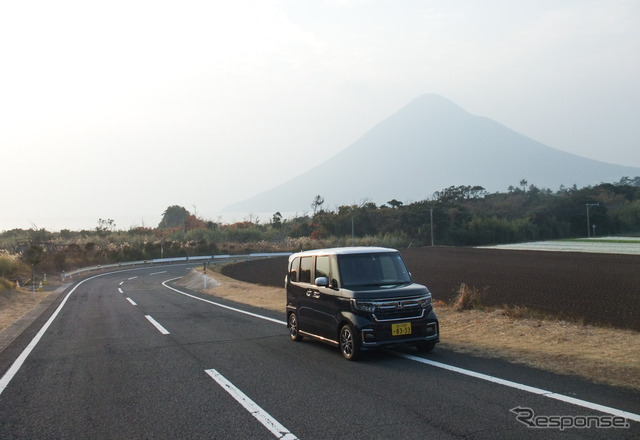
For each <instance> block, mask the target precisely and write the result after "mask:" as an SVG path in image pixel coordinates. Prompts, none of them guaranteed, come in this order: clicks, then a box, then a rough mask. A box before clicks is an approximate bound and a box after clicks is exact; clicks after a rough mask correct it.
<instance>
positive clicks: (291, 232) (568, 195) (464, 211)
mask: <svg viewBox="0 0 640 440" xmlns="http://www.w3.org/2000/svg"><path fill="white" fill-rule="evenodd" d="M310 202H311V203H310V205H309V206H310V209H311V213H310V214H305V215H299V216H296V217H293V218H284V217H283V216H282V215H281V214H280V213H279V212H276V213H274V214H273V216H272V218H271V219H270V220H269V221H268V222H267V223H261V222H260V221H259V220H257V219H256V218H254V216H252V215H249V216H248V218H247V219H246V220H245V221H242V222H237V223H233V224H222V223H219V222H214V221H208V220H205V219H201V218H198V217H196V216H195V215H193V214H191V213H190V212H189V211H187V210H186V209H185V208H183V207H180V206H170V207H168V208H167V209H166V210H165V212H164V214H163V218H162V221H161V222H160V224H159V225H158V227H156V228H144V227H138V228H132V229H129V230H126V231H123V230H118V229H117V227H116V225H115V222H114V221H113V220H111V219H106V220H105V219H98V223H97V226H96V228H95V229H92V230H82V231H70V230H62V231H59V232H50V231H47V230H44V229H37V228H32V229H28V230H23V229H14V230H10V231H4V232H2V234H0V249H2V250H3V251H2V252H4V255H5V257H4V258H3V259H2V260H1V262H2V264H0V269H1V270H2V272H1V273H0V278H5V279H10V280H15V279H20V280H25V279H29V278H30V277H31V272H32V270H33V271H34V272H35V274H36V277H42V276H43V275H44V274H49V275H50V276H54V275H55V274H59V273H62V272H63V271H69V270H72V269H74V268H77V267H81V266H88V265H97V264H107V263H115V262H122V261H137V260H148V259H153V258H163V257H164V258H168V257H184V256H194V255H214V254H243V253H248V252H274V251H297V250H300V249H308V248H317V247H325V246H344V245H347V246H348V245H352V244H355V245H382V246H389V247H395V248H406V247H420V246H430V245H432V244H433V245H447V246H475V245H489V244H504V243H517V242H524V241H536V240H550V239H567V238H576V237H585V236H587V232H589V234H590V235H592V234H596V235H598V236H601V235H616V234H625V235H634V234H640V177H635V178H633V179H630V178H623V179H622V180H621V181H620V182H618V183H617V184H601V185H597V186H593V187H591V186H590V187H585V188H577V187H575V186H574V187H571V188H560V189H559V190H558V191H556V192H552V191H551V190H548V189H540V188H537V187H536V186H535V185H529V184H528V183H527V182H526V181H525V180H522V181H521V182H520V184H519V185H517V186H512V187H509V188H508V190H507V192H498V193H488V192H487V191H485V190H484V188H482V187H481V186H458V187H449V188H445V189H443V190H441V191H437V192H435V193H434V194H433V196H432V197H431V198H430V199H428V200H422V201H419V202H414V203H407V204H404V203H402V202H399V201H398V200H395V199H393V200H390V201H388V202H387V203H386V204H383V205H380V206H377V205H375V204H374V203H370V202H363V203H360V204H357V205H350V206H339V207H338V208H336V209H333V210H331V209H326V208H325V200H324V198H323V197H322V196H321V195H316V196H315V198H313V199H312V200H310ZM327 202H330V201H327ZM587 215H588V220H587ZM594 225H595V227H594Z"/></svg>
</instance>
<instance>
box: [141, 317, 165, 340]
mask: <svg viewBox="0 0 640 440" xmlns="http://www.w3.org/2000/svg"><path fill="white" fill-rule="evenodd" d="M144 317H145V318H147V320H148V321H149V322H150V323H151V324H153V326H154V327H155V328H157V329H158V331H159V332H160V333H162V334H163V335H168V334H169V330H167V329H166V328H164V327H163V326H162V325H160V323H159V322H158V321H156V320H155V319H153V317H152V316H151V315H144Z"/></svg>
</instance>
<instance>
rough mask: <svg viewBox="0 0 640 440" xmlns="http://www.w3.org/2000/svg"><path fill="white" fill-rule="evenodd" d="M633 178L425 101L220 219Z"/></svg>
mask: <svg viewBox="0 0 640 440" xmlns="http://www.w3.org/2000/svg"><path fill="white" fill-rule="evenodd" d="M316 159H317V160H322V159H323V158H316ZM638 175H640V168H634V167H625V166H621V165H614V164H608V163H604V162H599V161H595V160H591V159H586V158H583V157H580V156H576V155H573V154H569V153H566V152H562V151H560V150H556V149H554V148H551V147H548V146H546V145H543V144H541V143H539V142H536V141H534V140H533V139H530V138H528V137H526V136H524V135H522V134H519V133H517V132H515V131H513V130H511V129H509V128H507V127H505V126H503V125H501V124H499V123H497V122H495V121H492V120H490V119H487V118H484V117H479V116H474V115H472V114H470V113H467V112H466V111H464V110H463V109H462V108H460V107H458V106H457V105H455V104H454V103H452V102H451V101H449V100H447V99H445V98H443V97H441V96H439V95H433V94H428V95H423V96H421V97H419V98H417V99H415V100H413V101H412V102H411V103H409V104H408V105H407V106H406V107H404V108H403V109H401V110H400V111H398V112H397V113H395V114H394V115H392V116H390V117H388V118H387V119H385V120H383V121H382V122H380V123H379V124H378V125H376V126H375V127H374V128H372V129H371V130H369V131H368V132H367V133H365V135H364V136H362V138H360V139H359V140H358V141H356V142H355V143H353V144H352V145H351V146H349V147H348V148H346V149H344V150H343V151H341V152H340V153H338V154H336V155H335V156H333V157H327V158H325V160H324V161H323V162H322V163H320V164H319V165H317V166H316V167H315V168H313V169H311V170H309V171H307V172H305V173H303V174H301V175H299V176H297V177H294V178H292V179H291V180H290V181H289V182H286V183H285V184H282V185H280V186H277V187H275V188H272V189H270V190H267V191H265V192H262V193H260V194H258V195H256V196H254V197H251V198H249V199H247V200H245V201H242V202H239V203H236V204H233V205H230V206H228V207H227V208H225V211H227V212H275V211H281V212H300V211H308V209H309V206H310V204H311V201H312V200H313V198H314V197H315V195H316V194H320V195H322V196H323V197H324V199H325V203H326V204H325V206H328V207H333V206H340V205H350V204H353V203H360V202H362V201H363V200H367V201H372V202H375V203H376V204H382V203H386V202H387V201H389V200H391V199H398V200H402V201H405V202H410V201H418V200H424V199H426V198H428V197H430V196H431V195H432V194H433V193H434V192H435V191H438V190H441V189H443V188H447V187H449V186H459V185H480V186H483V187H484V188H485V189H487V190H488V191H490V192H493V191H506V190H507V188H508V187H509V186H510V185H513V186H517V185H518V184H519V182H520V181H521V180H522V179H526V180H527V181H528V182H529V183H530V184H534V185H536V186H538V187H540V188H550V189H552V190H556V189H558V188H559V187H560V186H561V185H565V186H572V185H574V184H576V185H578V187H581V186H585V185H592V184H598V183H601V182H613V181H618V180H620V178H621V177H623V176H630V177H635V176H638Z"/></svg>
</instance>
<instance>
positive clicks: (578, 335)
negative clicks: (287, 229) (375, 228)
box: [183, 268, 640, 391]
mask: <svg viewBox="0 0 640 440" xmlns="http://www.w3.org/2000/svg"><path fill="white" fill-rule="evenodd" d="M219 270H220V269H219V268H216V272H215V273H213V274H211V273H210V274H209V276H210V277H211V279H212V281H211V282H210V284H211V285H213V284H214V281H213V280H215V281H217V282H218V283H219V284H218V285H216V286H215V287H211V288H209V289H207V290H206V291H205V293H207V294H210V295H213V296H216V297H219V298H224V299H228V300H232V301H236V302H239V303H243V304H251V305H254V306H259V307H262V308H265V309H269V310H274V311H278V312H282V314H283V316H284V311H285V303H284V297H283V289H282V288H279V287H267V286H260V285H257V284H250V283H245V282H242V281H238V280H235V279H233V278H229V277H226V276H224V275H222V274H221V273H219ZM195 275H196V277H195V278H197V280H196V279H195V278H194V281H193V282H195V285H194V287H195V290H199V289H201V288H202V274H201V273H196V274H195ZM183 283H184V284H185V285H186V286H188V285H189V277H185V279H184V280H183ZM434 308H435V311H436V313H437V315H438V318H439V320H440V324H441V343H440V347H442V348H447V349H450V350H453V351H456V352H459V353H469V354H474V355H478V356H484V357H492V358H500V359H505V360H508V361H509V362H513V363H519V364H524V365H528V366H531V367H534V368H539V369H542V370H546V371H550V372H554V373H558V374H567V375H575V376H580V377H583V378H586V379H588V380H590V381H593V382H598V383H604V384H607V385H613V386H618V387H625V388H630V389H633V390H637V391H640V335H639V334H638V332H634V331H631V330H619V329H610V328H603V327H595V326H587V325H582V324H579V323H572V322H566V321H557V320H546V319H533V318H519V317H514V316H512V314H510V313H509V312H508V311H505V310H502V309H495V310H487V311H484V310H473V309H472V310H464V311H462V312H459V311H456V308H455V307H454V306H451V305H446V304H443V303H441V302H439V303H438V304H435V305H434ZM437 349H438V348H436V350H437Z"/></svg>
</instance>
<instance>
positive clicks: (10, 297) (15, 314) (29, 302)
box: [0, 288, 51, 332]
mask: <svg viewBox="0 0 640 440" xmlns="http://www.w3.org/2000/svg"><path fill="white" fill-rule="evenodd" d="M50 293H51V292H38V291H36V292H35V294H34V293H33V292H32V291H31V290H29V289H22V288H20V289H14V288H10V289H2V290H0V332H1V331H2V330H4V329H5V328H7V327H9V326H10V325H11V324H13V323H14V322H15V321H17V320H18V319H20V318H21V317H22V316H24V315H25V314H26V313H27V312H29V311H30V310H31V309H33V308H34V307H35V306H36V305H37V304H38V303H39V302H40V301H42V300H43V299H45V298H46V297H47V296H49V294H50Z"/></svg>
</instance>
